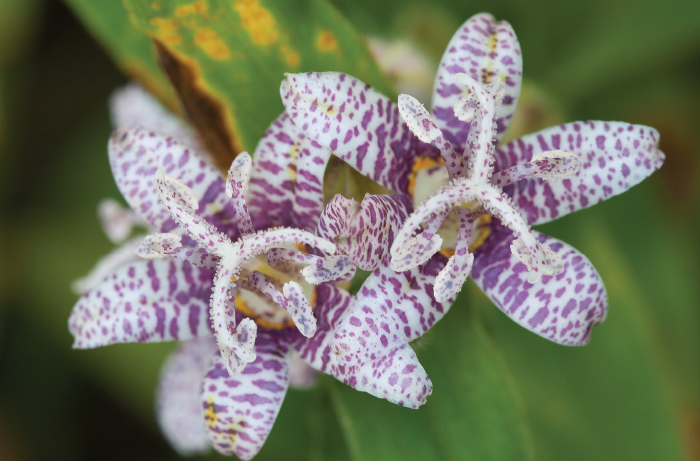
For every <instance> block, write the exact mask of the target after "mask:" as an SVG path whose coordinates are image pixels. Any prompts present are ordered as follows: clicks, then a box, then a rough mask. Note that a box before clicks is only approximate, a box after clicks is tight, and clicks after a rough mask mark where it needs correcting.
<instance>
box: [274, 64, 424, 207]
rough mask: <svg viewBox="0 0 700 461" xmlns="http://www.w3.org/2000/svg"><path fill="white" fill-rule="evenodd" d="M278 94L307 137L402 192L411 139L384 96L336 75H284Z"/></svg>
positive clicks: (412, 155) (411, 153) (408, 168)
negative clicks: (279, 93) (285, 76)
mask: <svg viewBox="0 0 700 461" xmlns="http://www.w3.org/2000/svg"><path fill="white" fill-rule="evenodd" d="M280 92H281V94H282V102H283V103H284V106H285V108H286V109H287V113H288V114H289V115H290V117H291V118H292V120H293V121H294V123H295V124H296V125H297V126H298V127H299V128H301V130H302V131H304V132H305V133H306V134H307V135H309V136H310V137H311V138H312V139H314V140H315V141H317V142H318V143H319V144H322V145H324V146H326V147H329V148H330V149H331V151H332V152H333V153H334V154H335V155H337V156H338V157H340V158H341V159H343V160H344V161H346V162H347V163H348V164H349V165H351V166H352V167H353V168H355V169H356V170H357V171H359V172H360V173H362V174H363V175H365V176H367V177H368V178H371V179H373V180H374V181H376V182H377V183H379V184H381V185H382V186H384V187H387V188H389V189H392V190H394V191H397V192H402V193H407V191H408V175H409V173H410V172H411V168H412V166H413V163H414V159H415V152H414V151H413V149H412V148H411V144H412V139H413V135H412V134H411V132H410V130H409V129H408V128H407V127H406V125H405V124H404V123H403V121H402V120H401V117H400V116H399V110H398V107H397V106H396V104H394V103H393V102H392V101H391V100H390V99H389V98H387V97H386V96H383V95H381V94H380V93H378V92H377V91H375V90H374V89H372V88H371V87H370V86H369V85H366V84H364V83H362V82H361V81H359V80H357V79H356V78H354V77H351V76H349V75H346V74H339V73H337V72H325V73H307V74H287V79H286V80H285V81H283V82H282V87H281V89H280Z"/></svg>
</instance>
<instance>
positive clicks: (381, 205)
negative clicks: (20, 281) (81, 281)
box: [69, 92, 432, 459]
mask: <svg viewBox="0 0 700 461" xmlns="http://www.w3.org/2000/svg"><path fill="white" fill-rule="evenodd" d="M127 96H129V97H134V94H132V92H127ZM142 98H143V99H145V100H147V101H146V102H148V101H150V103H149V104H151V105H152V104H154V101H153V100H152V98H150V96H148V95H147V94H145V93H142ZM139 104H141V106H142V105H143V104H144V101H141V102H140V103H139ZM141 106H140V107H141ZM146 112H148V113H158V111H156V110H152V108H151V109H149V110H148V111H146ZM161 115H162V114H161ZM166 115H167V114H166ZM168 116H170V115H168ZM149 122H151V121H150V120H144V123H149ZM155 122H156V123H153V125H154V126H165V127H169V126H171V125H172V124H168V123H162V121H159V120H156V121H155ZM179 139H181V138H179ZM109 155H110V164H111V167H112V171H113V174H114V176H115V180H116V182H117V185H118V187H119V189H120V191H121V192H122V194H123V196H124V198H125V199H126V201H127V202H128V204H129V205H130V207H131V209H132V210H133V213H134V214H135V215H136V216H137V219H136V220H138V221H139V222H144V223H146V225H147V226H148V228H149V229H151V230H152V231H153V232H157V233H158V234H155V235H149V236H147V237H145V238H140V239H139V241H138V243H139V245H138V252H139V254H140V255H141V256H142V257H145V258H146V259H139V260H137V261H131V260H128V261H126V262H125V263H124V264H123V265H121V266H119V267H114V269H113V270H112V272H111V273H108V274H107V275H106V276H104V277H103V278H102V279H101V281H99V282H98V283H97V284H96V285H95V286H94V287H92V289H91V290H89V291H88V292H87V293H86V294H85V295H84V296H83V297H82V298H81V299H80V300H79V301H78V302H77V304H76V306H75V307H74V309H73V312H72V314H71V317H70V319H69V329H70V331H71V333H72V334H73V336H74V337H75V343H74V347H76V348H92V347H100V346H105V345H109V344H114V343H123V342H158V341H168V340H182V341H184V342H183V343H182V344H181V345H180V347H179V348H178V349H177V350H175V352H173V354H172V355H171V357H170V358H169V359H168V361H167V363H166V365H165V367H164V369H163V372H162V374H161V380H160V385H159V390H158V405H157V410H158V417H159V421H160V425H161V428H162V429H163V432H164V433H165V435H166V437H167V438H168V439H169V440H170V442H171V443H172V444H173V446H174V447H175V448H176V449H177V450H178V451H179V452H181V453H183V454H192V453H199V452H202V451H203V450H206V449H207V447H208V446H209V445H212V446H214V448H215V449H216V450H217V451H219V452H221V453H223V454H228V455H230V454H235V455H236V456H238V457H239V458H241V459H250V458H252V457H253V456H254V455H255V454H256V453H257V452H258V451H259V450H260V448H261V447H262V445H263V443H264V441H265V439H266V437H267V435H268V434H269V432H270V430H271V428H272V425H273V423H274V420H275V418H276V416H277V414H278V412H279V410H280V407H281V404H282V400H283V398H284V395H285V392H286V389H287V387H288V385H294V384H295V382H294V381H292V380H293V379H294V380H298V381H296V384H302V385H308V381H309V376H311V375H313V373H315V372H314V371H310V370H312V369H315V370H319V371H322V372H325V373H328V374H330V375H332V376H334V377H336V378H337V379H339V380H342V381H343V382H345V383H347V384H349V385H351V386H353V387H354V388H356V389H358V390H363V391H367V392H371V393H373V394H374V395H377V396H380V397H384V398H387V399H389V400H391V401H395V402H397V403H403V404H404V405H408V406H414V407H417V406H418V405H419V404H420V402H421V401H424V399H425V397H426V396H427V394H429V393H430V391H431V390H432V386H431V385H430V380H429V378H428V377H427V374H425V371H424V370H423V369H422V367H421V366H420V364H419V363H418V362H417V359H416V358H415V354H413V351H412V350H411V348H410V347H408V346H406V347H405V348H403V349H400V350H397V351H396V352H395V353H394V354H393V355H392V358H391V359H390V360H378V361H377V362H368V363H367V364H366V366H364V367H347V366H344V364H343V363H338V361H337V360H336V355H335V354H333V353H332V352H331V349H330V346H329V344H330V341H331V340H332V338H333V334H332V332H333V331H334V330H335V329H336V328H337V326H338V323H339V321H340V319H341V318H343V316H344V315H345V311H346V310H347V309H348V307H349V306H350V303H351V301H352V299H353V297H352V296H351V295H350V294H349V293H348V292H347V291H345V290H344V289H342V288H341V287H339V286H336V285H335V283H337V282H343V281H345V280H346V279H347V278H348V277H350V276H352V274H353V269H354V267H353V266H354V265H355V264H357V265H359V266H360V267H365V268H367V269H368V270H372V269H374V268H375V267H376V265H378V264H379V263H378V261H383V260H386V259H387V258H388V254H389V245H390V242H391V241H392V240H393V236H394V235H396V233H397V232H398V230H399V228H400V227H401V224H402V223H403V221H405V219H406V217H407V216H408V214H409V212H410V203H408V202H407V201H406V198H405V197H403V196H392V195H388V196H381V197H374V196H370V195H368V196H366V197H365V198H364V200H363V201H362V202H361V203H360V204H358V203H357V202H355V201H354V200H349V199H345V198H343V197H340V196H336V197H335V198H334V199H333V200H332V201H331V202H330V203H329V204H328V206H327V207H326V208H325V209H324V199H323V174H324V171H325V168H326V164H327V162H328V159H329V157H330V151H329V150H328V149H327V148H324V147H322V146H321V145H319V144H318V143H316V142H314V141H312V140H311V139H309V138H308V136H306V135H305V134H303V133H302V132H301V131H300V130H299V129H297V128H296V126H295V125H294V124H293V123H292V121H291V119H290V118H289V117H288V116H287V115H286V114H283V115H282V116H280V117H279V118H278V119H277V120H276V121H275V122H273V124H272V125H271V126H270V128H269V129H268V130H267V132H266V133H265V135H264V136H263V138H262V139H261V141H260V143H259V144H258V146H257V148H256V151H255V155H254V158H253V160H252V161H251V159H250V157H249V156H247V155H246V154H243V155H240V156H239V157H237V159H236V161H235V162H234V165H233V167H232V169H231V171H230V174H229V176H228V177H227V178H223V177H222V176H221V174H220V173H219V171H218V170H216V169H215V168H214V167H213V166H212V165H211V164H209V163H208V162H207V161H206V160H205V157H202V156H200V155H199V153H198V152H197V151H196V150H195V149H192V148H191V147H189V146H188V145H185V144H183V143H182V142H178V140H176V139H175V138H173V137H172V136H164V135H162V134H159V133H157V132H155V131H151V130H148V129H143V128H133V127H130V128H118V129H117V130H115V132H114V133H113V135H112V137H111V139H110V142H109ZM159 170H160V171H161V172H160V173H158V171H159ZM154 178H155V179H156V181H155V182H154ZM112 214H114V213H112ZM117 214H123V213H117ZM279 226H283V227H279ZM255 229H259V230H258V231H257V232H256V231H255ZM330 240H336V241H337V245H336V244H334V243H332V242H331V241H330ZM292 241H293V242H301V243H303V246H302V248H303V249H301V248H298V247H292V248H288V247H286V246H281V245H282V244H284V243H290V242H292ZM198 246H199V247H198ZM297 249H298V250H299V251H296V250H297ZM334 249H336V252H335V253H334V252H333V251H334ZM337 250H342V251H343V253H341V254H338V252H337ZM348 261H350V263H348ZM115 264H116V263H115ZM299 264H301V265H304V266H306V267H304V268H303V269H301V271H299V270H298V268H299ZM348 269H349V271H348ZM343 273H345V275H342V274H343ZM338 276H340V278H339V279H337V280H335V281H334V282H329V281H328V280H332V279H334V278H335V277H338ZM314 284H315V285H314ZM298 286H302V287H303V289H301V290H300V289H299V288H298ZM285 287H287V288H286V289H285ZM212 290H214V293H212ZM234 291H236V292H235V293H234ZM307 299H310V301H307ZM210 303H211V306H210ZM280 305H282V306H280ZM309 305H310V306H311V308H313V313H312V314H310V312H309V308H308V306H309ZM283 307H286V308H287V309H284V308H283ZM295 309H296V312H295ZM310 315H311V316H310ZM296 319H299V320H296ZM212 320H213V321H212ZM314 322H315V334H313V336H312V337H307V336H305V335H311V333H312V332H313V329H314ZM300 330H303V331H300ZM217 341H218V342H219V344H217ZM220 346H221V347H220ZM248 360H251V361H248ZM241 362H243V363H241ZM301 364H303V365H301ZM406 366H410V367H411V369H412V370H414V371H413V372H412V374H411V376H410V378H411V382H410V383H406V382H405V380H400V381H398V382H397V381H396V380H394V379H393V378H392V377H393V376H394V375H396V374H397V373H400V372H401V370H403V369H405V368H406ZM239 367H240V368H243V370H242V372H241V373H240V374H237V375H232V373H230V371H232V372H237V371H240V370H239V369H238V368H239ZM293 367H295V368H293ZM229 368H231V370H229Z"/></svg>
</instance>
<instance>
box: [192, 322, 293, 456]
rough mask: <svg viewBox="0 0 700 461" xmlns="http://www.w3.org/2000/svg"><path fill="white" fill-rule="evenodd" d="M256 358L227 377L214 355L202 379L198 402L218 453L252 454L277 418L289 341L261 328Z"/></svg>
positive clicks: (285, 383) (284, 389) (284, 386)
mask: <svg viewBox="0 0 700 461" xmlns="http://www.w3.org/2000/svg"><path fill="white" fill-rule="evenodd" d="M255 354H256V359H255V361H254V362H251V363H249V364H248V365H247V366H246V367H245V370H243V373H242V374H240V375H236V376H233V377H231V376H229V373H228V371H226V362H225V361H224V359H222V358H221V356H220V355H219V354H215V355H214V357H213V358H212V360H211V362H210V363H209V366H208V371H207V372H206V375H205V377H204V381H203V382H202V387H201V394H200V403H201V408H202V414H203V416H204V422H205V430H206V433H207V437H208V439H209V442H210V443H211V445H212V446H213V447H214V449H216V451H218V452H219V453H221V454H224V455H236V456H237V457H238V458H240V459H242V460H248V459H251V458H253V457H254V456H255V455H256V454H257V453H258V452H259V451H260V449H261V448H262V446H263V444H264V443H265V440H266V439H267V436H268V435H269V434H270V430H271V429H272V425H273V424H274V422H275V419H276V418H277V414H278V413H279V410H280V407H281V406H282V401H283V400H284V396H285V394H286V392H287V386H288V384H289V346H288V344H286V343H285V342H284V341H282V340H281V335H279V334H278V333H274V332H270V331H265V330H261V332H260V334H259V335H258V338H257V340H256V342H255Z"/></svg>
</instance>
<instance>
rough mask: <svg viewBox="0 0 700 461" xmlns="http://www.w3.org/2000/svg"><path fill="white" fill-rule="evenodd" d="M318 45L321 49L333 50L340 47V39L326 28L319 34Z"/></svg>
mask: <svg viewBox="0 0 700 461" xmlns="http://www.w3.org/2000/svg"><path fill="white" fill-rule="evenodd" d="M316 47H317V48H318V49H319V50H321V51H326V52H328V51H333V50H335V49H336V48H337V47H338V41H337V40H336V39H335V36H334V35H333V34H332V33H331V31H329V30H324V31H322V32H321V33H320V34H318V38H317V39H316Z"/></svg>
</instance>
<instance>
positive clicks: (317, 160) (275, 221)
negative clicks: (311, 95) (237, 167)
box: [246, 112, 330, 231]
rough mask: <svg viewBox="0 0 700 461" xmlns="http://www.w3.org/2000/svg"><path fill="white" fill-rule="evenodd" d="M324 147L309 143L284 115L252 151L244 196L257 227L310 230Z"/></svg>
mask: <svg viewBox="0 0 700 461" xmlns="http://www.w3.org/2000/svg"><path fill="white" fill-rule="evenodd" d="M329 157H330V151H329V150H328V148H327V147H323V146H321V145H320V144H319V143H317V142H316V141H312V140H311V139H309V137H307V136H306V134H304V132H303V131H301V130H300V129H299V128H297V127H296V125H294V122H292V120H291V119H290V118H289V115H288V114H287V113H286V112H285V113H283V114H282V115H280V116H279V117H278V118H277V120H275V121H274V122H273V123H272V125H270V127H269V128H268V129H267V131H266V132H265V134H264V135H263V137H262V139H261V140H260V142H259V143H258V146H257V148H256V149H255V155H254V156H253V158H254V161H253V171H252V174H251V178H250V185H249V186H248V192H247V194H246V196H247V198H248V207H249V209H250V212H251V216H252V217H253V220H254V222H255V224H256V226H257V228H258V229H267V228H269V227H272V226H280V225H284V226H296V227H300V228H302V229H305V230H310V231H313V230H314V227H315V226H316V222H317V221H318V216H319V214H321V210H322V209H323V174H324V172H325V169H326V164H327V163H328V159H329Z"/></svg>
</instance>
